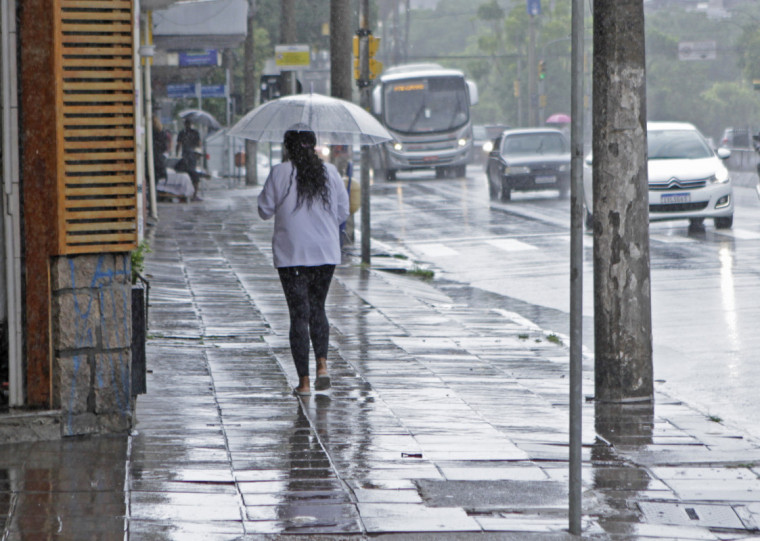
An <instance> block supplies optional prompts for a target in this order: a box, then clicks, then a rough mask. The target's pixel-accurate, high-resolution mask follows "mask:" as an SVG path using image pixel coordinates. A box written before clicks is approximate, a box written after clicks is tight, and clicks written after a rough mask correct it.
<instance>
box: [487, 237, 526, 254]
mask: <svg viewBox="0 0 760 541" xmlns="http://www.w3.org/2000/svg"><path fill="white" fill-rule="evenodd" d="M486 242H487V243H488V244H490V245H491V246H495V247H496V248H498V249H500V250H504V251H505V252H524V251H527V250H538V248H537V247H536V246H533V245H532V244H527V243H525V242H521V241H519V240H516V239H491V240H487V241H486Z"/></svg>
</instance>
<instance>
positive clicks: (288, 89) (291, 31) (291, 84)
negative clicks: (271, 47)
mask: <svg viewBox="0 0 760 541" xmlns="http://www.w3.org/2000/svg"><path fill="white" fill-rule="evenodd" d="M295 12H296V2H295V0H280V45H293V44H294V43H295V42H296V17H295ZM295 79H296V72H295V71H283V72H282V79H280V85H281V88H280V94H281V95H282V96H288V95H290V94H295V93H296V92H295V88H296V85H295Z"/></svg>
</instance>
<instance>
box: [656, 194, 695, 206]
mask: <svg viewBox="0 0 760 541" xmlns="http://www.w3.org/2000/svg"><path fill="white" fill-rule="evenodd" d="M690 202H691V194H690V193H665V194H662V197H660V203H663V204H669V205H677V204H679V203H690Z"/></svg>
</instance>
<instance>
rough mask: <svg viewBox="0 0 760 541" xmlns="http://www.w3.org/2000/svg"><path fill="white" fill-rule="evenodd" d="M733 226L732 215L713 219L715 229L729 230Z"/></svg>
mask: <svg viewBox="0 0 760 541" xmlns="http://www.w3.org/2000/svg"><path fill="white" fill-rule="evenodd" d="M733 225H734V215H733V214H732V215H731V216H723V217H721V218H715V229H731V227H732V226H733Z"/></svg>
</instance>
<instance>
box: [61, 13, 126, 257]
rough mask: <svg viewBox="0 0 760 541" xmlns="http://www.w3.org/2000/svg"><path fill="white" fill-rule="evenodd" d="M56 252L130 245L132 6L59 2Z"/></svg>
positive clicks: (121, 248) (119, 248) (123, 249)
mask: <svg viewBox="0 0 760 541" xmlns="http://www.w3.org/2000/svg"><path fill="white" fill-rule="evenodd" d="M59 1H60V8H61V9H60V20H59V21H58V28H57V32H56V34H57V36H56V40H57V44H58V45H59V49H58V50H59V51H60V56H59V59H58V61H59V62H60V64H59V66H58V67H59V69H58V70H57V72H58V73H59V77H60V81H59V83H60V84H59V87H58V104H57V105H58V107H59V110H60V114H59V115H58V119H59V120H58V121H59V122H60V125H59V127H58V128H59V129H58V130H57V132H58V137H59V139H58V143H59V144H58V145H57V146H58V149H59V152H58V160H59V168H58V205H59V207H58V227H59V231H58V236H57V237H58V243H57V244H58V246H57V250H58V254H59V255H64V254H77V253H98V252H126V251H129V250H132V249H133V248H134V247H135V246H136V244H137V189H136V177H135V175H136V164H137V160H136V154H135V133H134V122H135V92H134V82H133V81H134V70H133V20H134V18H133V17H134V15H133V6H132V1H131V0H59Z"/></svg>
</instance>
